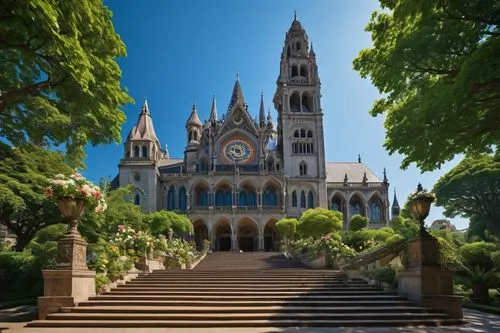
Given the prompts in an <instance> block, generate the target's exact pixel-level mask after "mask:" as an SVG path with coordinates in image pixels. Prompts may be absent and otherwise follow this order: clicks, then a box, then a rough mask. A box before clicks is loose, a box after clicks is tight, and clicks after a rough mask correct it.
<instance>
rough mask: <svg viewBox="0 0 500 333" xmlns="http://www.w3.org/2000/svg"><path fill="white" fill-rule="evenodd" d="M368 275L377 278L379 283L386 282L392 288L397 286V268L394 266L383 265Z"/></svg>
mask: <svg viewBox="0 0 500 333" xmlns="http://www.w3.org/2000/svg"><path fill="white" fill-rule="evenodd" d="M368 277H370V278H371V279H373V280H375V281H376V282H377V283H378V284H380V283H382V282H385V283H387V284H389V286H390V287H391V288H394V287H396V286H397V282H398V280H397V278H396V270H395V269H394V268H392V267H381V268H377V269H374V270H373V271H370V272H369V273H368Z"/></svg>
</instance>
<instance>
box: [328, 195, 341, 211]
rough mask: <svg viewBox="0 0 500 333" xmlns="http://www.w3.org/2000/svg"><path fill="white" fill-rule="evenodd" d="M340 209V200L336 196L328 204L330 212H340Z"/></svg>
mask: <svg viewBox="0 0 500 333" xmlns="http://www.w3.org/2000/svg"><path fill="white" fill-rule="evenodd" d="M341 208H342V200H341V199H340V198H339V197H338V196H334V197H333V198H332V201H331V203H330V210H336V211H338V212H340V211H341Z"/></svg>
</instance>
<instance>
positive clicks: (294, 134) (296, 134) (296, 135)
mask: <svg viewBox="0 0 500 333" xmlns="http://www.w3.org/2000/svg"><path fill="white" fill-rule="evenodd" d="M293 137H294V138H298V137H299V130H295V132H294V133H293Z"/></svg>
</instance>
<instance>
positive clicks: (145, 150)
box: [142, 146, 148, 157]
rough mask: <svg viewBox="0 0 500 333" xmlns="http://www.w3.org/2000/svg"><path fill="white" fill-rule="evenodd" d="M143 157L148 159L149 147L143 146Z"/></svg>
mask: <svg viewBox="0 0 500 333" xmlns="http://www.w3.org/2000/svg"><path fill="white" fill-rule="evenodd" d="M142 157H148V147H146V146H142Z"/></svg>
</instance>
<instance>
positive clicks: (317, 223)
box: [297, 207, 343, 238]
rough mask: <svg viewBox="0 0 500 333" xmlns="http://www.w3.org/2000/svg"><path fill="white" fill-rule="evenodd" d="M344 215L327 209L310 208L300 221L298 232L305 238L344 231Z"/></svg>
mask: <svg viewBox="0 0 500 333" xmlns="http://www.w3.org/2000/svg"><path fill="white" fill-rule="evenodd" d="M342 224H343V218H342V213H340V212H338V211H333V210H328V209H326V208H319V207H318V208H310V209H308V210H306V211H305V212H304V213H303V214H302V216H301V217H300V219H299V223H298V225H297V231H298V232H299V233H300V234H302V235H303V236H305V237H309V236H310V237H315V238H317V237H321V236H323V235H327V234H329V233H332V232H338V231H341V230H342Z"/></svg>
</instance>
